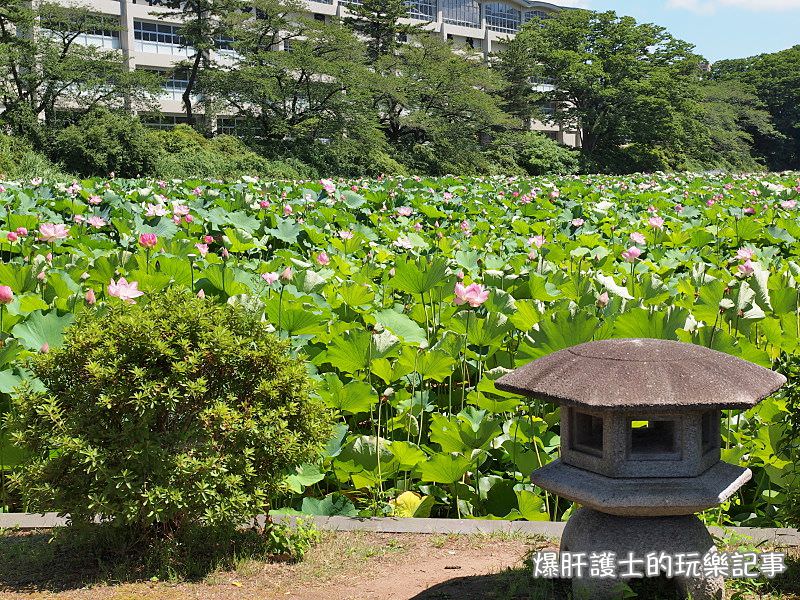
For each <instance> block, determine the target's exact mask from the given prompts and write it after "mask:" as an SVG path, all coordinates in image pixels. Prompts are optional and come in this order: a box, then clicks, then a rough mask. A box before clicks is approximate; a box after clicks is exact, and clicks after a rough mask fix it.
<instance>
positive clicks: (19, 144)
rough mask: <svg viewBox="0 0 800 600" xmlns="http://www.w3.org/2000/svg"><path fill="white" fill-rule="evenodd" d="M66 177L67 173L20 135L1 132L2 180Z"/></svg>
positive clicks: (0, 169) (0, 173)
mask: <svg viewBox="0 0 800 600" xmlns="http://www.w3.org/2000/svg"><path fill="white" fill-rule="evenodd" d="M33 177H42V178H43V179H48V180H49V179H66V178H67V175H66V174H64V173H63V172H62V171H61V169H60V168H59V167H58V166H57V165H54V164H53V163H51V162H50V161H49V160H48V158H47V157H46V156H44V155H43V154H40V153H39V152H36V151H35V150H34V149H33V148H32V147H31V145H30V144H28V143H27V142H25V141H24V140H22V139H20V138H18V137H12V136H10V135H3V134H0V180H2V179H20V180H21V179H31V178H33Z"/></svg>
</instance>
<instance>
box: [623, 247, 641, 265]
mask: <svg viewBox="0 0 800 600" xmlns="http://www.w3.org/2000/svg"><path fill="white" fill-rule="evenodd" d="M641 255H642V251H641V250H639V249H638V248H637V247H636V246H631V247H630V248H628V249H627V250H624V251H623V252H622V254H621V256H622V258H624V259H625V261H626V262H629V263H632V262H633V261H635V260H636V259H637V258H639V257H640V256H641Z"/></svg>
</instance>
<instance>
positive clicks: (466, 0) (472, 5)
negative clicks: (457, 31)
mask: <svg viewBox="0 0 800 600" xmlns="http://www.w3.org/2000/svg"><path fill="white" fill-rule="evenodd" d="M441 2H442V18H443V20H444V22H445V23H449V24H450V25H458V26H460V27H475V28H478V29H480V26H481V5H480V4H479V3H478V2H477V1H473V0H441Z"/></svg>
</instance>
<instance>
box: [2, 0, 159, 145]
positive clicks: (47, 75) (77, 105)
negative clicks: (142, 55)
mask: <svg viewBox="0 0 800 600" xmlns="http://www.w3.org/2000/svg"><path fill="white" fill-rule="evenodd" d="M34 26H41V27H46V28H47V30H48V31H49V33H48V35H31V33H32V31H33V28H34ZM119 29H120V25H119V22H118V21H116V20H115V19H112V18H109V17H108V16H105V15H102V14H98V13H96V12H94V11H93V10H91V9H90V8H88V7H83V6H74V5H71V6H65V5H63V4H60V3H57V2H41V3H35V4H31V3H30V2H26V1H25V0H7V1H6V2H4V3H3V9H2V10H0V80H2V81H3V82H5V83H6V84H7V85H5V86H4V88H3V94H4V95H3V102H2V104H0V125H4V126H8V127H10V128H11V130H12V132H13V133H15V134H18V135H23V136H25V137H27V138H28V139H30V140H32V141H33V142H34V144H35V146H36V147H37V148H40V147H41V146H42V145H43V142H44V137H43V135H42V124H41V123H40V122H39V118H40V116H41V117H43V125H44V128H45V129H47V130H52V129H53V128H54V127H56V124H57V122H58V120H59V115H58V111H59V110H64V107H65V106H69V107H72V108H74V109H75V110H77V111H79V112H85V111H90V110H91V109H93V108H97V107H105V108H107V109H123V108H125V109H130V108H135V109H136V108H138V109H140V108H143V107H145V106H148V105H151V104H152V103H153V100H154V95H155V94H157V93H158V92H159V86H158V81H157V78H156V77H154V76H153V75H152V74H151V73H146V72H145V71H142V70H138V69H137V70H131V69H130V68H129V67H128V62H127V60H126V59H125V57H124V56H123V54H122V52H121V51H116V50H108V49H106V48H99V47H97V46H94V45H91V44H89V45H86V44H81V43H79V42H78V41H77V40H78V38H79V37H80V35H81V34H84V33H92V32H95V31H98V30H105V31H114V30H119Z"/></svg>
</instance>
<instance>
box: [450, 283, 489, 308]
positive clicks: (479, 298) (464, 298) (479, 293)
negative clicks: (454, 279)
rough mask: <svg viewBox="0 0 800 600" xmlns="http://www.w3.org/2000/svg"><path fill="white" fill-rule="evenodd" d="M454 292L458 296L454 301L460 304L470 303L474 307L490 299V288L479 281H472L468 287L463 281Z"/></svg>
mask: <svg viewBox="0 0 800 600" xmlns="http://www.w3.org/2000/svg"><path fill="white" fill-rule="evenodd" d="M454 293H455V295H456V297H455V300H453V302H455V303H456V304H457V305H459V306H460V305H462V304H469V305H470V306H471V307H472V308H477V307H478V306H480V305H481V304H483V303H484V302H486V301H487V300H488V299H489V290H487V289H486V288H484V287H483V286H482V285H481V284H479V283H471V284H469V285H468V286H466V287H465V286H464V284H463V283H457V284H456V287H455V290H454Z"/></svg>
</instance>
